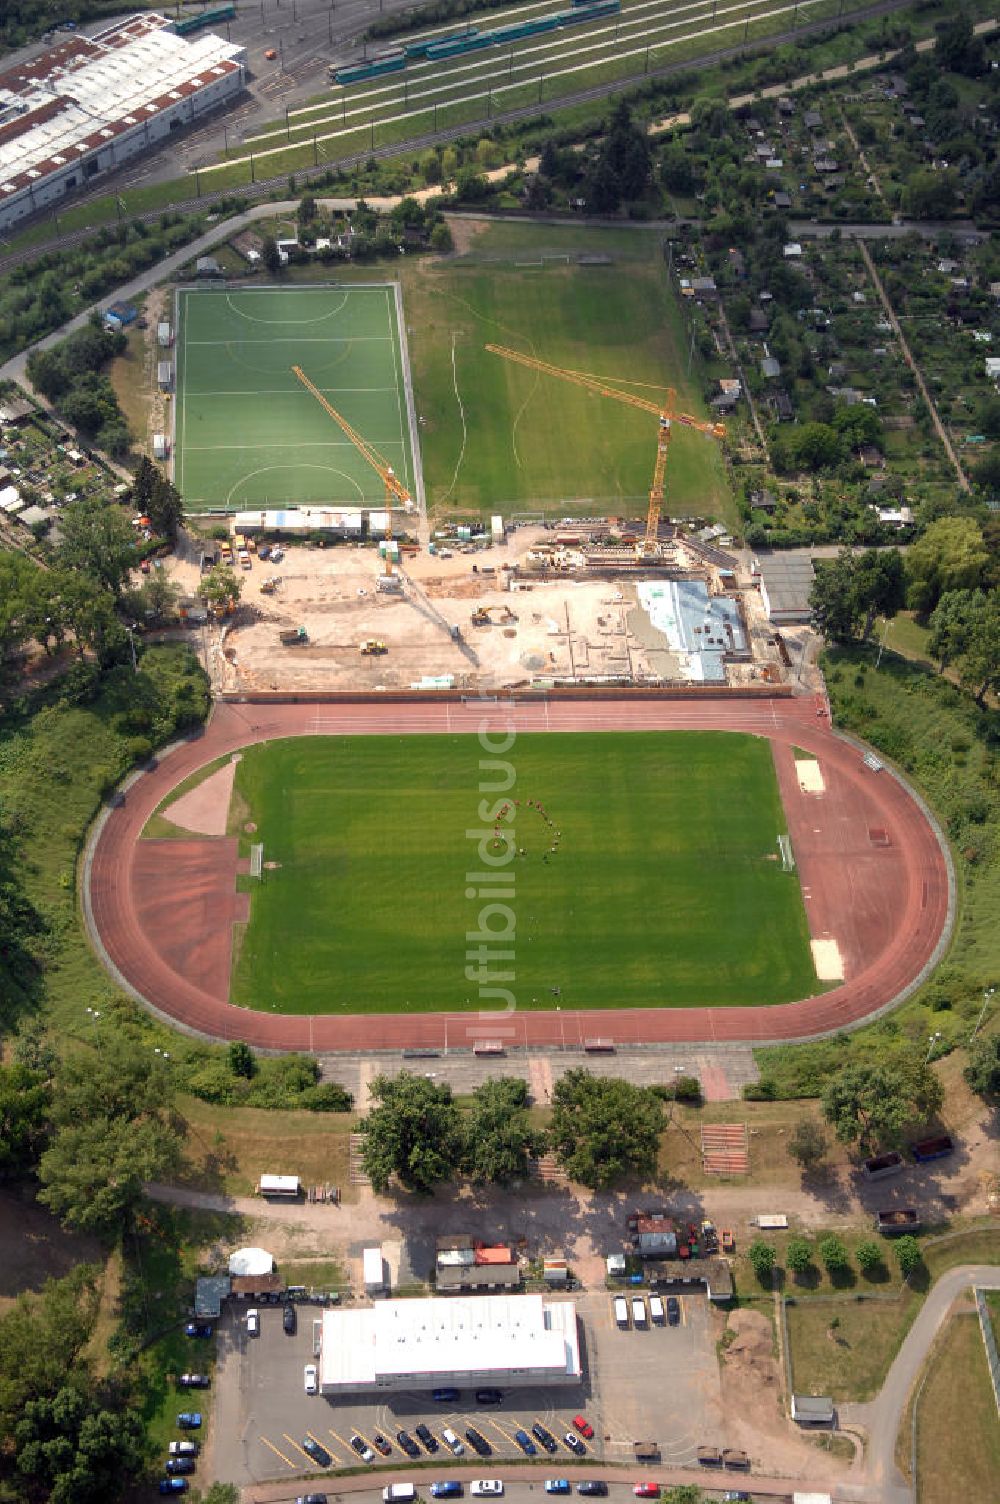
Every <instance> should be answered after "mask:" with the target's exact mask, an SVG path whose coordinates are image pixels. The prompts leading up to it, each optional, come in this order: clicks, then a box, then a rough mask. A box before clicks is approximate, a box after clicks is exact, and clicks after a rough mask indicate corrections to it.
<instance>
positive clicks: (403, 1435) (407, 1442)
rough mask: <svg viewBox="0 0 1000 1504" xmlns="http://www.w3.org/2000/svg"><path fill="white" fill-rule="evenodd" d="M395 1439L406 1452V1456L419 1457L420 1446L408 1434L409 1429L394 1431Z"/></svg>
mask: <svg viewBox="0 0 1000 1504" xmlns="http://www.w3.org/2000/svg"><path fill="white" fill-rule="evenodd" d="M396 1440H397V1442H398V1443H399V1445H400V1447H401V1448H402V1450H403V1451H404V1452H405V1453H406V1455H407V1457H419V1456H420V1448H419V1447H418V1446H417V1443H416V1442H415V1441H414V1440H413V1437H412V1436H411V1435H410V1433H409V1431H397V1432H396Z"/></svg>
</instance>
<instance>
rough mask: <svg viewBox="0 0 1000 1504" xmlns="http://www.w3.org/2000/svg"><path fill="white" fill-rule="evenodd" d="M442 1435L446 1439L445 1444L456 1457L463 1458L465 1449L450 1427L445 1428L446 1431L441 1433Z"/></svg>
mask: <svg viewBox="0 0 1000 1504" xmlns="http://www.w3.org/2000/svg"><path fill="white" fill-rule="evenodd" d="M441 1435H442V1436H443V1437H444V1439H445V1442H446V1443H447V1445H448V1446H449V1447H450V1448H451V1450H452V1451H453V1452H454V1454H455V1456H456V1457H461V1456H462V1455H463V1454H464V1452H465V1448H464V1447H463V1445H462V1443H461V1442H460V1441H459V1439H458V1437H457V1436H456V1435H455V1433H454V1431H453V1430H452V1429H451V1427H450V1426H445V1428H444V1430H443V1431H442V1432H441Z"/></svg>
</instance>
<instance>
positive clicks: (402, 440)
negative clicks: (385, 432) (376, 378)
mask: <svg viewBox="0 0 1000 1504" xmlns="http://www.w3.org/2000/svg"><path fill="white" fill-rule="evenodd" d="M385 310H386V317H387V319H388V321H389V331H390V338H391V339H392V375H393V380H394V381H395V383H396V422H397V423H398V424H399V446H400V448H401V450H402V452H403V485H404V486H405V487H406V489H407V491H409V492H410V494H411V495H412V494H413V479H412V477H411V475H410V467H409V465H408V464H407V460H406V435H405V433H404V430H403V401H402V390H401V388H402V377H401V375H400V371H399V359H398V356H397V354H396V340H395V338H393V336H394V335H395V333H396V328H395V325H394V323H393V320H392V315H393V307H392V299H391V298H390V296H389V289H388V288H386V290H385ZM386 507H387V508H388V500H387V501H386Z"/></svg>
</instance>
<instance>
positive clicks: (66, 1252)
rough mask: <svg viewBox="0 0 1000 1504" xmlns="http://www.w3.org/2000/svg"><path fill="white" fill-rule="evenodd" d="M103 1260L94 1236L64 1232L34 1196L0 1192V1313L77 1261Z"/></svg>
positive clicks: (65, 1272) (79, 1262)
mask: <svg viewBox="0 0 1000 1504" xmlns="http://www.w3.org/2000/svg"><path fill="white" fill-rule="evenodd" d="M103 1261H104V1254H103V1252H102V1251H101V1248H100V1246H99V1245H98V1244H97V1243H96V1242H95V1241H94V1240H93V1239H92V1238H86V1237H82V1236H80V1235H79V1234H76V1233H68V1232H64V1231H63V1229H62V1228H61V1227H60V1226H59V1223H58V1222H57V1221H56V1219H55V1217H53V1216H52V1215H51V1213H49V1212H47V1211H45V1209H44V1208H43V1207H40V1206H36V1204H35V1203H34V1202H33V1201H32V1200H31V1199H30V1197H27V1196H19V1195H18V1194H17V1192H16V1191H0V1314H2V1313H3V1312H4V1311H6V1310H8V1309H9V1308H10V1307H11V1306H12V1305H13V1304H14V1301H15V1300H16V1299H17V1297H18V1296H19V1295H23V1294H25V1292H27V1291H34V1290H40V1289H41V1288H42V1286H43V1285H44V1283H45V1281H46V1280H47V1279H61V1278H62V1277H63V1276H64V1275H66V1274H68V1273H69V1272H70V1270H71V1269H73V1268H75V1267H76V1265H77V1264H86V1263H94V1264H100V1263H103Z"/></svg>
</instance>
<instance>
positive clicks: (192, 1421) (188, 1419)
mask: <svg viewBox="0 0 1000 1504" xmlns="http://www.w3.org/2000/svg"><path fill="white" fill-rule="evenodd" d="M177 1424H178V1425H179V1426H180V1428H181V1430H182V1431H197V1430H199V1429H200V1427H201V1416H200V1415H199V1413H198V1411H197V1410H182V1411H181V1413H180V1415H178V1417H177Z"/></svg>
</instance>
